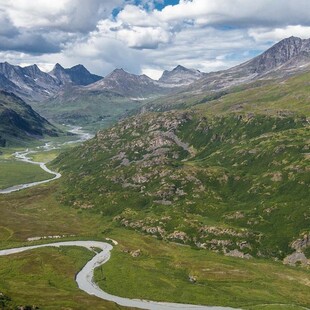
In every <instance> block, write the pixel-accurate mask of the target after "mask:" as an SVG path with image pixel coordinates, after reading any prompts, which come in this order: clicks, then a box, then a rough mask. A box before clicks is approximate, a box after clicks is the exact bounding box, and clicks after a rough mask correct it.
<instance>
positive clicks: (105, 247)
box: [0, 241, 233, 310]
mask: <svg viewBox="0 0 310 310" xmlns="http://www.w3.org/2000/svg"><path fill="white" fill-rule="evenodd" d="M60 246H80V247H84V248H87V249H89V250H92V249H93V248H100V249H101V252H99V253H97V254H96V255H95V256H94V257H93V258H92V259H91V260H90V261H89V262H88V263H87V264H86V265H85V266H84V267H83V268H82V270H81V271H80V272H79V273H78V274H77V275H76V282H77V284H78V287H79V288H80V289H81V290H82V291H84V292H86V293H87V294H89V295H94V296H97V297H99V298H101V299H104V300H108V301H112V302H115V303H117V304H118V305H120V306H125V307H135V308H139V309H150V310H182V309H184V310H192V309H193V310H196V309H197V310H227V309H233V308H227V307H210V306H197V305H189V304H178V303H166V302H156V301H148V300H141V299H129V298H123V297H118V296H114V295H111V294H108V293H106V292H104V291H102V290H101V289H100V288H99V287H98V285H97V284H96V283H94V281H93V276H94V269H95V268H96V267H99V266H100V265H102V264H104V263H106V262H107V261H108V260H109V259H110V252H111V250H112V248H113V247H112V245H110V244H108V243H106V242H100V241H64V242H57V243H48V244H41V245H33V246H27V247H21V248H14V249H7V250H1V251H0V256H5V255H11V254H16V253H21V252H24V251H28V250H33V249H37V248H43V247H60Z"/></svg>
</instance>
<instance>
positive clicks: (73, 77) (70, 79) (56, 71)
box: [50, 63, 103, 86]
mask: <svg viewBox="0 0 310 310" xmlns="http://www.w3.org/2000/svg"><path fill="white" fill-rule="evenodd" d="M50 75H51V76H53V77H55V78H56V79H57V80H58V81H59V82H60V84H61V85H65V84H73V85H84V86H85V85H89V84H92V83H95V82H97V81H99V80H101V79H102V78H103V77H102V76H99V75H95V74H92V73H90V72H89V71H88V70H87V69H86V68H85V67H84V66H83V65H76V66H74V67H72V68H69V69H65V68H63V67H62V66H61V65H60V64H58V63H57V64H56V65H55V67H54V68H53V70H52V71H51V72H50Z"/></svg>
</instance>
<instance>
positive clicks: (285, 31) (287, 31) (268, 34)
mask: <svg viewBox="0 0 310 310" xmlns="http://www.w3.org/2000/svg"><path fill="white" fill-rule="evenodd" d="M248 33H249V35H250V36H251V37H253V38H254V39H255V41H261V42H262V41H279V40H282V39H283V38H288V37H290V36H295V37H300V38H302V39H308V38H310V27H305V26H300V25H296V26H287V27H284V28H275V29H270V28H254V29H249V32H248Z"/></svg>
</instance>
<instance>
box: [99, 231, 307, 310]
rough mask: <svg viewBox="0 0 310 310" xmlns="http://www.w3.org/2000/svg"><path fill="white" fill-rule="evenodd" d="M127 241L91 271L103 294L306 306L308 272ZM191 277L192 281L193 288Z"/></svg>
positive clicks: (151, 242)
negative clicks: (133, 252)
mask: <svg viewBox="0 0 310 310" xmlns="http://www.w3.org/2000/svg"><path fill="white" fill-rule="evenodd" d="M129 237H133V241H130V240H129V238H128V241H127V242H126V247H123V244H120V246H119V247H116V248H115V249H114V250H113V252H112V259H111V260H110V261H109V262H108V263H107V264H105V265H104V266H103V267H102V270H101V268H100V267H99V268H97V269H96V272H95V279H96V282H97V283H98V284H99V286H100V287H101V288H102V289H104V290H105V291H107V292H110V293H113V294H116V295H118V296H125V297H130V298H144V299H150V300H161V301H168V302H181V303H192V304H205V305H222V306H231V307H236V308H241V309H265V307H263V306H261V305H263V304H268V305H272V304H275V305H277V304H283V305H295V307H296V309H298V306H297V305H300V306H309V303H310V299H309V296H308V293H307V292H308V291H309V286H308V285H309V283H308V280H307V278H308V279H309V275H310V273H309V271H305V270H302V269H296V268H288V267H285V266H283V265H282V264H281V263H275V262H271V261H267V260H262V259H260V260H256V259H253V260H242V259H238V258H229V257H224V256H222V255H219V254H215V253H212V252H206V251H199V250H198V251H197V250H193V249H191V248H190V247H184V246H178V245H175V244H171V243H170V244H167V243H164V242H159V241H157V240H154V239H152V238H141V240H140V242H137V240H136V239H135V238H134V234H130V235H129ZM137 248H138V249H141V253H142V254H141V255H140V256H139V257H132V256H131V255H130V254H128V253H127V252H128V251H130V250H136V249H137ZM115 270H117V271H118V272H117V273H116V272H115ZM190 277H195V282H191V281H190V279H189V278H190ZM141 283H143V285H141ZM307 283H308V284H307ZM253 305H256V307H253ZM252 307H253V308H252ZM292 308H293V306H292ZM266 309H278V308H276V307H275V306H273V307H270V308H266ZM280 309H282V308H280ZM283 309H290V308H286V307H283Z"/></svg>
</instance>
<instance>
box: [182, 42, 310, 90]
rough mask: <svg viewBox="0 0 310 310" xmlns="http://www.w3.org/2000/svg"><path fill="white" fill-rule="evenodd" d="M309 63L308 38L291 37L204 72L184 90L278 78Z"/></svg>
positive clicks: (228, 85)
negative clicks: (220, 68) (238, 61)
mask: <svg viewBox="0 0 310 310" xmlns="http://www.w3.org/2000/svg"><path fill="white" fill-rule="evenodd" d="M309 66H310V39H307V40H302V39H300V38H296V37H290V38H287V39H284V40H282V41H280V42H278V43H277V44H275V45H274V46H272V47H271V48H269V49H268V50H267V51H265V52H264V53H262V54H261V55H259V56H257V57H255V58H253V59H251V60H249V61H247V62H245V63H243V64H240V65H238V66H236V67H233V68H230V69H228V70H223V71H218V72H212V73H208V74H205V77H203V78H202V79H200V80H198V81H197V82H195V83H193V84H191V85H190V88H189V89H188V90H187V91H195V92H199V91H200V92H202V91H208V90H219V89H225V88H229V87H231V86H235V85H240V84H243V83H248V82H251V81H255V80H257V79H260V78H272V77H275V78H279V77H283V76H288V75H291V74H295V73H298V72H304V71H305V70H308V69H309Z"/></svg>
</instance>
